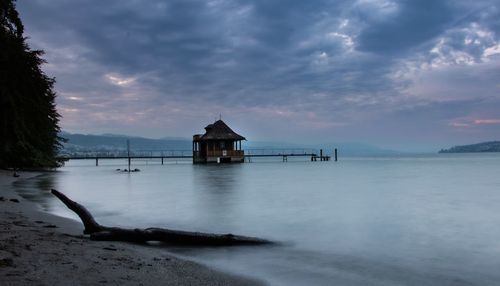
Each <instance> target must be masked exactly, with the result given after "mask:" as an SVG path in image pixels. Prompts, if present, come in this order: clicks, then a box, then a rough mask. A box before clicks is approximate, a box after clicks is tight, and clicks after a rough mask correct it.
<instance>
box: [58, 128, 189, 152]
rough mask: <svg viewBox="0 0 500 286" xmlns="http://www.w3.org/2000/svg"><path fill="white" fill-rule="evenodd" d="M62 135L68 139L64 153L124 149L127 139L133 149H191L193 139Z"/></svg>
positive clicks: (63, 133) (112, 135) (66, 133)
mask: <svg viewBox="0 0 500 286" xmlns="http://www.w3.org/2000/svg"><path fill="white" fill-rule="evenodd" d="M60 136H61V137H63V138H66V139H68V142H66V143H64V144H63V147H64V149H63V153H74V152H88V151H123V150H126V149H127V139H128V140H130V149H131V150H191V148H192V145H191V140H189V139H187V138H186V139H184V138H162V139H149V138H143V137H135V136H126V135H116V134H103V135H92V134H72V133H68V132H62V133H61V134H60Z"/></svg>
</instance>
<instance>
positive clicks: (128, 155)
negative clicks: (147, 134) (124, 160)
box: [127, 139, 130, 173]
mask: <svg viewBox="0 0 500 286" xmlns="http://www.w3.org/2000/svg"><path fill="white" fill-rule="evenodd" d="M127 157H128V172H129V173H130V140H129V139H127Z"/></svg>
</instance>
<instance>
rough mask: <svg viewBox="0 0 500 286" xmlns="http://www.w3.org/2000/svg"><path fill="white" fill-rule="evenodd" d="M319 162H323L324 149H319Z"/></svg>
mask: <svg viewBox="0 0 500 286" xmlns="http://www.w3.org/2000/svg"><path fill="white" fill-rule="evenodd" d="M319 160H320V161H323V149H319Z"/></svg>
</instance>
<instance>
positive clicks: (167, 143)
mask: <svg viewBox="0 0 500 286" xmlns="http://www.w3.org/2000/svg"><path fill="white" fill-rule="evenodd" d="M60 136H61V137H63V138H66V139H68V142H66V143H64V144H63V147H64V148H63V150H62V151H61V153H62V154H72V153H73V154H74V153H83V152H113V151H124V150H126V149H127V140H130V149H131V150H133V151H139V150H140V151H144V150H148V151H157V150H169V151H173V150H191V149H192V141H191V139H188V138H177V137H167V138H161V139H150V138H144V137H136V136H127V135H117V134H102V135H93V134H73V133H68V132H61V134H60ZM243 147H244V149H245V150H248V151H251V150H255V149H287V150H292V149H295V150H297V149H315V150H319V149H323V150H324V152H325V154H332V153H333V150H334V148H337V149H338V151H339V155H341V156H384V155H398V154H400V152H397V151H392V150H386V149H382V148H378V147H375V146H371V145H367V144H362V143H324V144H294V143H286V142H262V141H245V142H243Z"/></svg>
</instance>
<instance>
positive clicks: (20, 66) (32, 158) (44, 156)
mask: <svg viewBox="0 0 500 286" xmlns="http://www.w3.org/2000/svg"><path fill="white" fill-rule="evenodd" d="M23 33H24V27H23V24H22V22H21V19H20V18H19V15H18V13H17V11H16V6H15V3H14V0H0V118H1V120H2V122H1V124H0V144H1V145H0V167H31V168H38V167H57V166H59V165H60V162H59V161H58V160H57V158H56V155H57V152H58V150H59V148H60V147H61V144H60V142H61V141H62V138H60V137H58V133H59V131H60V128H59V126H58V123H59V117H60V115H59V114H58V113H57V110H56V106H55V102H54V101H55V97H56V94H55V92H54V91H53V86H54V82H55V81H54V79H53V78H50V77H48V76H47V75H45V73H44V72H43V71H42V69H41V65H42V64H43V63H44V60H43V59H42V58H41V56H42V55H43V51H37V50H31V49H30V48H29V46H28V45H27V44H26V39H25V38H24V37H23Z"/></svg>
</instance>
